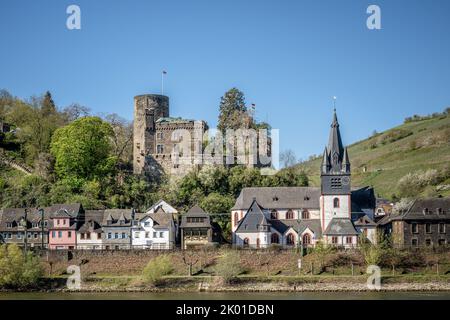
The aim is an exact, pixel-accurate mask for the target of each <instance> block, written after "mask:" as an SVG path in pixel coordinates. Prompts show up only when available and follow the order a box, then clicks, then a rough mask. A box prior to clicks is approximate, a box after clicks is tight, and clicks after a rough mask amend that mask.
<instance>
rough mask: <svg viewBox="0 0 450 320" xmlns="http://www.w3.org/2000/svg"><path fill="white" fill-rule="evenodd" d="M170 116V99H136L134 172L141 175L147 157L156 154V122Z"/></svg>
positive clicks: (148, 96) (140, 97)
mask: <svg viewBox="0 0 450 320" xmlns="http://www.w3.org/2000/svg"><path fill="white" fill-rule="evenodd" d="M168 116H169V97H167V96H163V95H158V94H144V95H139V96H136V97H134V126H133V172H134V173H135V174H141V173H143V171H144V167H145V165H146V157H147V156H149V155H150V154H154V153H155V141H156V140H155V132H156V129H155V127H156V125H155V124H156V121H157V120H158V119H160V118H163V117H168Z"/></svg>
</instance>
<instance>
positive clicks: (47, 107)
mask: <svg viewBox="0 0 450 320" xmlns="http://www.w3.org/2000/svg"><path fill="white" fill-rule="evenodd" d="M41 112H42V115H43V116H44V117H47V116H49V115H52V114H55V113H56V106H55V103H54V102H53V99H52V94H51V93H50V91H47V92H46V93H45V95H44V99H43V100H42V106H41Z"/></svg>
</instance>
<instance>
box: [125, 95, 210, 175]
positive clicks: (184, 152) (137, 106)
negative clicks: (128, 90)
mask: <svg viewBox="0 0 450 320" xmlns="http://www.w3.org/2000/svg"><path fill="white" fill-rule="evenodd" d="M207 130H208V125H207V124H206V122H205V121H202V120H199V121H197V120H189V119H182V118H174V117H170V113H169V97H167V96H164V95H158V94H144V95H139V96H136V97H134V127H133V172H134V173H135V174H151V173H152V174H155V173H158V172H161V173H162V172H165V173H167V174H169V175H171V176H183V175H185V174H186V173H187V172H188V171H189V170H191V169H192V168H194V167H195V166H198V163H201V157H202V152H201V151H202V141H203V134H204V133H205V132H206V131H207ZM187 136H190V139H186V137H187Z"/></svg>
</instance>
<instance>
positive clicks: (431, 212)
mask: <svg viewBox="0 0 450 320" xmlns="http://www.w3.org/2000/svg"><path fill="white" fill-rule="evenodd" d="M438 210H440V212H439V211H438ZM395 220H411V221H415V220H424V221H432V220H433V221H443V220H445V221H449V220H450V197H446V198H427V199H417V200H415V201H414V202H413V203H412V204H411V205H410V206H409V207H408V208H407V209H406V210H404V211H401V212H396V213H392V214H390V215H388V216H385V217H383V219H381V220H380V221H379V222H378V224H380V225H384V224H386V223H389V222H391V221H395Z"/></svg>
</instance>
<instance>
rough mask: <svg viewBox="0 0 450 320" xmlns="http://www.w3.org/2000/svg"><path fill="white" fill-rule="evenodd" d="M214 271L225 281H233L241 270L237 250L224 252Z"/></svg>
mask: <svg viewBox="0 0 450 320" xmlns="http://www.w3.org/2000/svg"><path fill="white" fill-rule="evenodd" d="M215 271H216V274H217V275H218V276H220V277H222V279H223V280H224V281H225V282H226V283H230V282H231V281H233V279H235V278H236V277H237V276H238V275H239V274H241V273H242V271H243V269H242V266H241V258H240V255H239V252H238V251H226V252H224V254H223V255H222V256H221V257H220V258H219V260H218V262H217V264H216V266H215Z"/></svg>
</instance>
